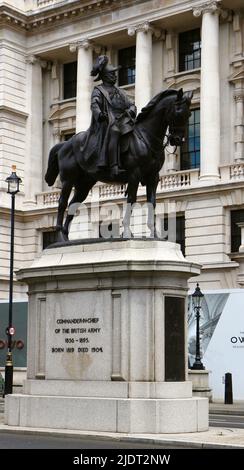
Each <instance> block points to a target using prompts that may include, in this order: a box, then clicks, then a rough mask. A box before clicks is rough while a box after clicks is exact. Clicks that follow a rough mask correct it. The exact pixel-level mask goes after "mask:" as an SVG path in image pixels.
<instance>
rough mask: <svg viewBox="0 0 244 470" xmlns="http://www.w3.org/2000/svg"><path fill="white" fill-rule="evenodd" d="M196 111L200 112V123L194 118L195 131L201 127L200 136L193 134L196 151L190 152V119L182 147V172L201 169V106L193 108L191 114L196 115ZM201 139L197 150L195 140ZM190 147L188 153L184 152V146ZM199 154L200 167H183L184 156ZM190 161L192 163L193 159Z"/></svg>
mask: <svg viewBox="0 0 244 470" xmlns="http://www.w3.org/2000/svg"><path fill="white" fill-rule="evenodd" d="M196 111H199V122H196V121H195V118H194V124H193V126H194V129H195V126H196V125H199V135H196V134H195V132H194V134H193V139H194V150H192V151H190V150H189V126H190V125H191V124H190V119H191V118H189V121H188V126H187V137H186V139H185V143H183V145H182V146H181V148H180V170H181V171H187V170H194V169H200V167H201V110H200V106H199V105H196V106H195V107H194V108H191V113H192V114H193V113H195V112H196ZM197 138H199V148H197V147H196V146H195V139H197ZM186 145H188V151H187V152H186V151H184V150H183V149H184V146H186ZM197 152H199V164H198V165H196V164H195V165H192V164H191V165H190V166H187V167H185V166H184V165H183V155H186V154H188V155H190V156H191V154H196V153H197ZM189 161H190V162H192V160H191V158H189ZM195 161H196V156H195Z"/></svg>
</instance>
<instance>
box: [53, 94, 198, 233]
mask: <svg viewBox="0 0 244 470" xmlns="http://www.w3.org/2000/svg"><path fill="white" fill-rule="evenodd" d="M192 95H193V92H184V93H183V90H182V89H180V90H179V91H177V90H172V89H169V90H166V91H162V92H161V93H159V94H158V95H156V96H155V97H154V98H153V99H152V100H151V101H150V102H149V103H148V104H147V106H145V107H144V108H143V109H142V111H141V112H140V113H139V114H138V116H137V118H136V121H135V126H134V130H133V131H132V132H131V133H129V134H127V135H125V136H122V137H121V142H120V152H121V156H120V158H121V162H123V170H124V171H121V172H120V174H118V175H117V176H114V177H113V178H111V176H110V174H109V170H108V169H107V170H106V168H105V169H101V168H98V167H96V162H89V161H86V158H85V155H84V154H83V153H82V147H83V146H84V145H85V142H86V138H87V134H88V131H85V132H79V133H78V134H76V135H74V136H73V137H71V138H70V139H69V140H68V141H66V142H60V143H59V144H56V145H55V146H54V147H53V148H52V149H51V151H50V154H49V160H48V168H47V172H46V175H45V180H46V182H47V183H48V185H49V186H52V185H53V184H54V182H55V180H56V178H57V176H58V174H59V175H60V180H61V183H62V189H61V195H60V199H59V205H58V216H57V225H56V230H57V231H58V232H59V235H60V236H59V239H60V240H68V233H69V226H70V223H71V221H72V219H73V217H74V215H73V214H72V213H69V211H68V215H67V217H66V220H65V223H64V224H63V218H64V212H65V210H66V208H67V205H68V199H69V196H70V193H71V191H72V188H73V187H74V196H73V198H72V199H71V201H70V203H69V207H70V206H71V205H72V204H74V203H81V202H83V201H84V200H85V199H86V197H87V195H88V193H89V191H90V190H91V188H92V187H93V186H94V185H95V183H96V182H97V181H102V182H105V183H114V184H118V183H121V184H124V183H128V186H127V190H126V194H127V203H128V205H127V210H126V214H125V218H124V221H123V225H124V232H123V236H124V237H129V236H131V233H130V228H129V225H130V216H131V207H132V204H134V203H135V202H136V197H137V190H138V186H139V183H141V184H142V185H145V186H146V194H147V202H148V203H150V205H151V206H152V207H154V208H155V205H156V189H157V185H158V181H159V171H160V169H161V168H162V165H163V163H164V139H165V135H166V131H167V129H169V134H168V137H167V142H168V143H170V145H173V146H178V145H181V143H182V141H183V138H184V133H185V127H186V124H187V121H188V118H189V116H190V114H191V113H190V104H191V99H192ZM148 226H149V228H150V230H151V236H154V235H155V232H154V221H153V217H152V215H151V216H150V217H149V219H148Z"/></svg>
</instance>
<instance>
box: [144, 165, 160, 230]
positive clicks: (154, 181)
mask: <svg viewBox="0 0 244 470" xmlns="http://www.w3.org/2000/svg"><path fill="white" fill-rule="evenodd" d="M158 182H159V175H158V173H157V174H156V175H154V177H153V178H150V180H149V181H148V183H147V203H148V214H147V226H148V228H149V230H150V237H152V238H158V235H157V231H156V227H155V207H156V191H157V186H158Z"/></svg>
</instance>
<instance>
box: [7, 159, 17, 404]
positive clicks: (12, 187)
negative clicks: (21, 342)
mask: <svg viewBox="0 0 244 470" xmlns="http://www.w3.org/2000/svg"><path fill="white" fill-rule="evenodd" d="M6 182H7V183H8V193H9V194H11V239H10V272H9V310H8V327H7V329H6V334H7V337H8V351H7V357H6V364H5V384H4V395H8V394H10V393H12V389H13V358H12V335H13V333H14V328H13V325H12V322H13V274H14V269H13V268H14V212H15V194H17V193H18V192H19V185H20V183H21V179H20V178H19V177H18V176H17V175H16V166H15V165H13V166H12V173H11V175H10V176H9V177H8V178H7V179H6Z"/></svg>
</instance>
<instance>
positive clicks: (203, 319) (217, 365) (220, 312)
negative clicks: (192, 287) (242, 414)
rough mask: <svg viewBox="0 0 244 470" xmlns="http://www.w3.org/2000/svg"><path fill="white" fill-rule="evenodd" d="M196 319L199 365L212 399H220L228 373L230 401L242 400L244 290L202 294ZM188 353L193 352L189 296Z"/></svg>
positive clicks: (194, 331) (190, 355)
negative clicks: (200, 356) (207, 378)
mask: <svg viewBox="0 0 244 470" xmlns="http://www.w3.org/2000/svg"><path fill="white" fill-rule="evenodd" d="M203 293H204V298H203V302H202V308H201V316H200V341H201V342H200V344H201V355H202V363H203V365H204V367H205V369H206V370H208V371H209V385H210V388H212V394H213V399H217V400H218V399H219V400H224V387H225V386H224V376H225V374H226V373H227V372H228V373H231V374H232V386H233V399H234V400H244V291H243V290H241V289H235V290H228V291H227V290H226V291H224V290H222V291H206V292H203ZM188 326H189V330H188V346H189V348H188V352H189V362H190V364H191V365H192V364H193V362H194V359H195V350H196V321H195V313H194V309H193V305H192V297H191V296H189V302H188Z"/></svg>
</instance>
